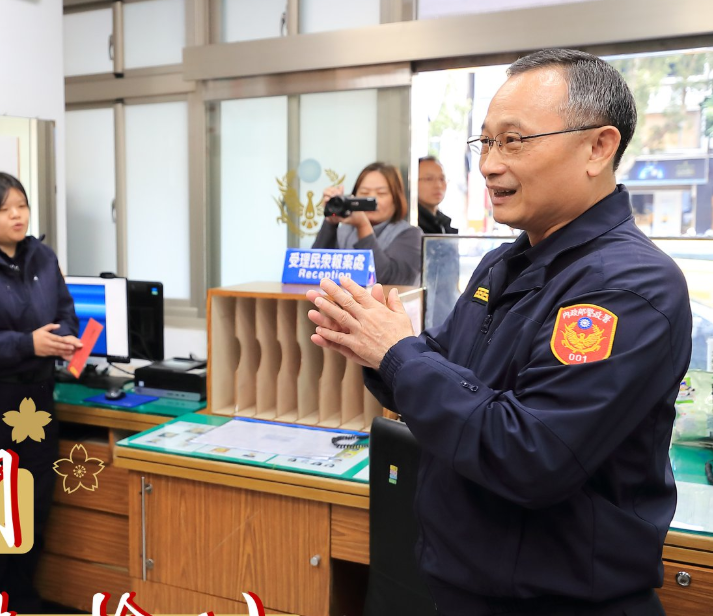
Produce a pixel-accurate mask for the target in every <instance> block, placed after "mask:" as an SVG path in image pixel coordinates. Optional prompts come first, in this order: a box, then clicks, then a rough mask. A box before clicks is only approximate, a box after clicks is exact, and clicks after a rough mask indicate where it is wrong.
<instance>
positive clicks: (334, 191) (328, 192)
mask: <svg viewBox="0 0 713 616" xmlns="http://www.w3.org/2000/svg"><path fill="white" fill-rule="evenodd" d="M343 194H344V186H342V185H341V184H340V185H339V186H327V188H325V189H324V192H323V193H322V205H323V206H325V205H327V201H329V200H330V199H331V198H332V197H336V196H339V195H343ZM324 218H325V220H327V221H328V222H330V223H331V224H333V225H338V224H339V223H340V222H344V221H345V220H346V218H342V217H341V216H325V217H324Z"/></svg>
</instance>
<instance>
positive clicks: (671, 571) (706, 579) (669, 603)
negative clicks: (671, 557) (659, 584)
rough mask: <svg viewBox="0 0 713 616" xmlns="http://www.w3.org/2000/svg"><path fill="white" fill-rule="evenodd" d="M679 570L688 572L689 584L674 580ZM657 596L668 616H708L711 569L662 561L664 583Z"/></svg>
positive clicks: (712, 584)
mask: <svg viewBox="0 0 713 616" xmlns="http://www.w3.org/2000/svg"><path fill="white" fill-rule="evenodd" d="M679 572H685V573H688V575H689V576H690V582H691V583H690V585H689V586H685V587H684V586H681V585H679V584H678V583H677V582H676V575H677V574H678V573H679ZM658 593H659V597H660V599H661V603H663V606H664V608H665V609H666V614H667V615H668V616H710V614H711V605H713V570H712V569H708V568H706V567H696V566H693V565H684V564H681V563H675V562H669V561H664V583H663V588H660V589H659V591H658Z"/></svg>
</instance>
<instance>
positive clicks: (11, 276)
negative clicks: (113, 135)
mask: <svg viewBox="0 0 713 616" xmlns="http://www.w3.org/2000/svg"><path fill="white" fill-rule="evenodd" d="M29 220H30V207H29V203H28V201H27V193H25V189H24V188H23V187H22V184H21V183H20V182H19V181H18V180H17V179H16V178H14V177H13V176H11V175H8V174H7V173H0V448H1V449H6V450H8V449H9V450H12V451H14V452H15V453H16V454H17V455H18V456H19V467H20V468H25V469H27V470H29V471H30V472H31V473H32V475H33V479H34V486H35V496H34V506H35V509H34V521H35V527H34V546H33V547H32V549H31V550H30V551H29V552H28V553H26V554H0V590H3V591H7V592H8V593H9V598H10V602H9V609H12V610H13V611H16V612H18V613H21V612H23V613H33V612H34V613H37V612H39V611H40V609H41V606H40V598H39V595H38V594H37V592H36V591H35V589H34V587H33V576H34V573H35V570H36V568H37V562H38V560H39V554H40V550H41V549H42V543H43V534H44V527H45V524H46V522H47V517H48V514H49V508H50V504H51V503H52V491H53V488H54V479H55V473H54V471H53V469H52V465H53V463H54V462H55V461H56V460H57V459H58V457H59V452H58V437H57V421H56V419H55V418H51V419H50V421H49V423H47V424H46V425H42V423H43V422H42V421H39V422H37V425H38V426H40V428H39V429H37V428H36V429H34V430H33V431H32V437H27V433H26V431H24V430H18V431H17V432H16V433H15V439H16V440H15V441H13V438H12V436H13V426H12V425H9V423H8V421H9V422H10V423H15V424H17V419H16V418H17V417H18V416H17V415H15V414H14V413H13V414H10V415H9V416H8V415H7V413H8V411H19V410H20V404H21V403H22V402H23V400H24V399H26V398H27V399H29V400H31V401H32V403H33V404H34V408H35V410H36V411H45V412H47V413H50V414H51V413H52V412H53V410H54V404H53V399H52V392H53V389H54V379H53V369H54V358H55V357H61V358H63V359H66V360H69V359H71V357H72V355H73V353H74V351H75V349H78V348H80V347H81V346H82V344H81V342H80V341H79V340H78V339H77V337H76V336H77V333H78V328H79V324H78V321H77V317H76V315H75V313H74V303H73V302H72V298H71V296H70V295H69V292H68V291H67V287H66V285H65V284H64V279H63V277H62V274H61V272H60V270H59V265H58V263H57V257H56V256H55V254H54V252H52V249H51V248H49V247H47V246H45V245H44V244H42V241H41V239H39V240H38V239H37V238H35V237H32V236H27V227H28V224H29ZM25 408H27V405H25ZM23 421H25V422H26V421H27V419H24V420H23ZM42 430H43V431H44V438H41V436H42V432H41V431H42ZM36 438H40V439H41V440H40V441H39V442H38V441H37V440H35V439H36ZM2 523H3V524H5V520H4V519H3V520H2ZM21 530H22V536H23V537H25V538H29V537H31V536H32V531H33V529H31V528H22V529H21ZM0 541H2V542H3V543H4V540H3V539H2V537H0ZM23 542H24V539H23Z"/></svg>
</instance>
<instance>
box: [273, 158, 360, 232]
mask: <svg viewBox="0 0 713 616" xmlns="http://www.w3.org/2000/svg"><path fill="white" fill-rule="evenodd" d="M324 174H325V175H326V176H327V179H328V180H329V184H328V186H339V185H340V184H342V183H344V178H345V177H346V176H345V175H342V176H341V177H339V174H338V173H337V172H336V171H333V170H332V169H325V170H324ZM321 176H322V167H321V165H320V164H319V163H318V162H317V161H316V160H314V159H313V158H308V159H305V160H303V161H302V162H301V163H300V165H299V167H298V168H297V169H290V170H289V171H288V172H287V173H286V174H285V175H284V176H283V177H282V178H275V181H276V182H277V187H278V189H279V190H280V197H279V198H278V197H273V199H274V200H275V203H276V204H277V207H278V208H279V209H280V216H279V217H278V218H277V222H278V223H284V224H286V225H287V227H288V228H289V230H290V231H291V232H292V233H294V234H295V235H298V236H299V237H306V236H310V235H317V232H318V231H319V227H320V225H321V224H322V219H323V218H324V203H322V201H323V199H322V198H320V199H319V201H318V202H317V203H315V202H314V197H315V191H313V190H308V191H307V203H302V201H301V200H300V196H299V192H298V189H297V187H296V186H295V184H296V180H297V179H299V180H300V182H304V183H307V184H312V183H314V182H316V181H317V180H318V179H319V178H320V177H321Z"/></svg>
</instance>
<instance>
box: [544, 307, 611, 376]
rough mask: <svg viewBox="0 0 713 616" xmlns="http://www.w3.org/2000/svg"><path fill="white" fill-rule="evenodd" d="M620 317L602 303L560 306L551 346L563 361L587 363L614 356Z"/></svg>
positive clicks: (553, 351) (555, 354) (565, 362)
mask: <svg viewBox="0 0 713 616" xmlns="http://www.w3.org/2000/svg"><path fill="white" fill-rule="evenodd" d="M618 320H619V319H618V317H617V316H616V315H615V314H614V313H613V312H611V311H610V310H607V309H606V308H602V307H601V306H595V305H594V304H576V305H574V306H567V307H566V308H560V309H559V312H558V313H557V319H556V320H555V327H554V330H553V331H552V340H551V341H550V348H551V349H552V353H553V354H554V356H555V357H556V358H557V359H558V360H559V361H561V362H562V363H563V364H587V363H591V362H593V361H599V360H601V359H606V358H607V357H609V355H611V349H612V345H613V344H614V334H615V333H616V323H617V321H618Z"/></svg>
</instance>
